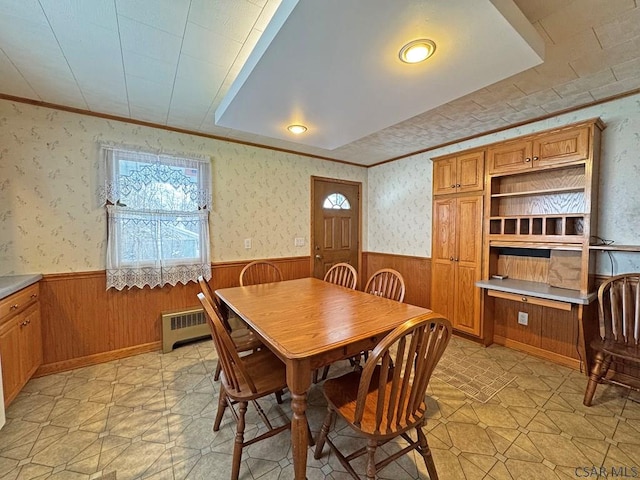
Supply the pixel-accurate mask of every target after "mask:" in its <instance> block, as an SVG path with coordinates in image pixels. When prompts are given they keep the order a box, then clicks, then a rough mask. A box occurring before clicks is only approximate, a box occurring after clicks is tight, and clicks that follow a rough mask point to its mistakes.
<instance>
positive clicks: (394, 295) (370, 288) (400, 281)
mask: <svg viewBox="0 0 640 480" xmlns="http://www.w3.org/2000/svg"><path fill="white" fill-rule="evenodd" d="M404 290H405V288H404V278H402V275H401V274H400V272H397V271H396V270H393V269H391V268H383V269H381V270H378V271H377V272H375V273H374V274H373V275H371V277H370V278H369V280H368V281H367V285H366V286H365V287H364V292H366V293H370V294H372V295H377V296H379V297H384V298H389V299H391V300H396V301H398V302H401V301H402V300H404Z"/></svg>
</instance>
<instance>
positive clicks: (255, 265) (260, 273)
mask: <svg viewBox="0 0 640 480" xmlns="http://www.w3.org/2000/svg"><path fill="white" fill-rule="evenodd" d="M281 281H282V272H281V271H280V269H279V268H278V267H277V266H275V265H274V264H273V263H271V262H265V261H262V260H260V261H255V262H251V263H249V264H248V265H246V266H245V267H244V268H243V269H242V271H241V272H240V286H241V287H246V286H247V285H256V284H258V283H270V282H281Z"/></svg>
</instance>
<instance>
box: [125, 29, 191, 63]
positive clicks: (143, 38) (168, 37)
mask: <svg viewBox="0 0 640 480" xmlns="http://www.w3.org/2000/svg"><path fill="white" fill-rule="evenodd" d="M118 19H119V20H118V22H119V25H120V39H121V41H122V49H123V50H129V51H131V52H134V53H138V54H140V55H145V56H147V57H151V58H154V59H156V60H161V61H163V62H166V63H173V64H175V63H176V62H177V61H178V56H179V55H180V46H181V44H182V38H181V37H180V36H178V35H172V34H170V33H167V32H165V31H164V30H160V29H159V28H154V27H150V26H148V25H145V24H144V23H140V22H138V21H135V20H131V19H129V18H127V17H118Z"/></svg>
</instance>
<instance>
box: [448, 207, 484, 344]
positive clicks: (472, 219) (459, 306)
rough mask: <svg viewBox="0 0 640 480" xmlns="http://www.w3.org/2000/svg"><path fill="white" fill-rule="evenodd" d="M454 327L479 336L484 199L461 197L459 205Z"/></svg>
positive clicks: (457, 210)
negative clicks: (479, 283)
mask: <svg viewBox="0 0 640 480" xmlns="http://www.w3.org/2000/svg"><path fill="white" fill-rule="evenodd" d="M456 220H457V223H456V227H457V230H456V251H457V254H456V257H455V290H454V292H455V294H454V296H453V297H454V299H455V306H454V314H453V321H454V325H453V326H454V327H455V328H457V329H459V330H462V331H464V332H467V333H470V334H473V335H480V301H481V293H482V292H481V290H480V289H479V288H478V287H476V286H475V282H476V281H477V280H479V279H480V275H481V268H482V196H480V195H477V196H472V197H460V198H458V200H457V205H456Z"/></svg>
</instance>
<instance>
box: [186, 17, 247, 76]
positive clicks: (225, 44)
mask: <svg viewBox="0 0 640 480" xmlns="http://www.w3.org/2000/svg"><path fill="white" fill-rule="evenodd" d="M241 47H242V43H240V42H238V41H235V40H232V39H230V38H229V37H225V36H223V35H219V34H218V33H216V32H214V31H212V30H207V29H206V28H204V27H202V26H200V25H196V24H195V23H191V22H189V23H188V24H187V30H186V32H185V36H184V43H183V45H182V53H184V54H186V55H189V56H190V57H194V58H197V59H199V60H203V61H205V62H208V63H212V64H214V65H220V66H223V67H224V66H227V67H228V66H230V65H231V64H232V63H233V61H234V60H235V58H236V56H237V55H238V52H239V51H240V48H241Z"/></svg>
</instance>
